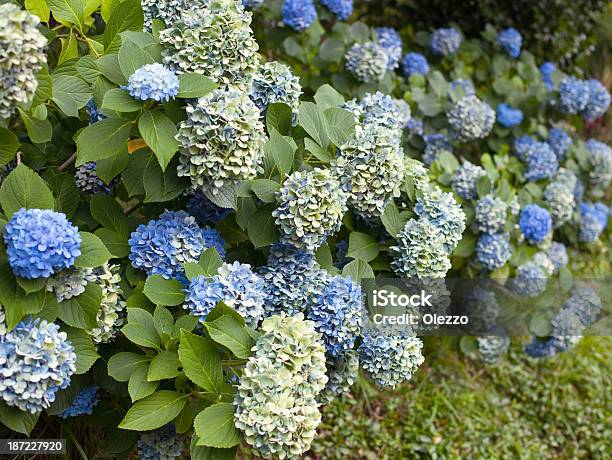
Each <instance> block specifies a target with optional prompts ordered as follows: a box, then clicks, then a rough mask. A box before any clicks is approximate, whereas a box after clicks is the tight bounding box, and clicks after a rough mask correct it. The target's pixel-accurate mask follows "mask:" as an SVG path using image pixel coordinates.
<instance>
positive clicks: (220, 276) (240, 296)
mask: <svg viewBox="0 0 612 460" xmlns="http://www.w3.org/2000/svg"><path fill="white" fill-rule="evenodd" d="M186 294H187V295H186V298H185V304H184V305H183V308H185V310H188V311H189V312H190V313H191V314H192V315H195V316H197V317H198V318H199V319H200V322H202V323H204V321H206V317H207V316H208V314H209V313H210V312H211V311H212V309H213V308H215V307H216V306H217V304H218V303H219V302H221V301H223V302H224V303H225V304H226V305H227V306H229V307H232V308H233V309H234V310H236V311H237V312H238V313H240V314H241V315H242V316H243V317H244V319H245V321H246V322H247V324H249V325H250V326H252V327H257V324H258V323H259V321H260V320H261V319H262V317H263V315H264V308H263V305H264V280H263V279H262V278H261V277H260V276H258V275H257V274H255V273H253V271H252V270H251V266H250V265H249V264H241V263H240V262H238V261H235V262H234V263H233V264H223V265H222V266H221V267H219V270H218V271H217V274H216V275H214V276H203V275H200V276H197V277H195V278H193V279H192V280H191V282H190V283H189V287H188V288H187V289H186Z"/></svg>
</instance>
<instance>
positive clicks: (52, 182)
mask: <svg viewBox="0 0 612 460" xmlns="http://www.w3.org/2000/svg"><path fill="white" fill-rule="evenodd" d="M47 184H48V185H49V187H51V190H52V191H53V195H54V196H55V201H56V202H57V210H58V211H61V212H63V213H64V214H66V216H68V219H70V218H72V216H73V215H74V213H75V212H76V210H77V208H78V206H79V200H80V194H79V189H78V188H77V186H76V184H75V182H74V177H73V175H72V174H69V173H61V174H58V175H57V176H53V177H51V178H50V179H49V180H48V182H47Z"/></svg>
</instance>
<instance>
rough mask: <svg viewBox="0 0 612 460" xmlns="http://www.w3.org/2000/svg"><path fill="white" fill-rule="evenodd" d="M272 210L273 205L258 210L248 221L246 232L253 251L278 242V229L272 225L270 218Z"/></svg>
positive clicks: (272, 220)
mask: <svg viewBox="0 0 612 460" xmlns="http://www.w3.org/2000/svg"><path fill="white" fill-rule="evenodd" d="M274 208H275V206H274V205H273V204H268V205H266V206H263V207H261V208H259V209H258V210H257V211H256V212H255V214H253V216H252V217H251V220H250V221H249V224H248V226H247V232H248V234H249V238H250V239H251V242H252V243H253V246H255V249H258V248H262V247H264V246H269V245H271V244H272V243H275V242H276V241H278V229H277V228H276V225H275V224H274V217H272V211H273V210H274Z"/></svg>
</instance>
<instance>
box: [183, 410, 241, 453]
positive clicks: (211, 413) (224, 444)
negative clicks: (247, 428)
mask: <svg viewBox="0 0 612 460" xmlns="http://www.w3.org/2000/svg"><path fill="white" fill-rule="evenodd" d="M193 427H194V429H195V432H196V434H197V436H198V445H200V446H208V447H218V448H228V447H234V446H236V445H238V444H240V441H241V440H242V435H241V434H240V432H239V431H238V430H237V429H236V427H235V425H234V405H233V404H232V403H217V404H213V405H212V406H208V407H207V408H206V409H204V410H203V411H202V412H200V413H199V414H198V416H197V417H196V418H195V420H194V421H193Z"/></svg>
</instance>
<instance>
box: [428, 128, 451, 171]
mask: <svg viewBox="0 0 612 460" xmlns="http://www.w3.org/2000/svg"><path fill="white" fill-rule="evenodd" d="M423 140H424V141H425V152H424V153H423V163H425V164H426V165H427V166H431V164H432V163H433V162H434V161H436V160H437V159H438V155H439V154H440V153H442V151H447V152H451V153H452V151H453V146H452V145H451V143H450V141H449V140H448V136H447V135H446V134H444V133H436V134H429V135H427V136H425V137H424V138H423Z"/></svg>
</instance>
